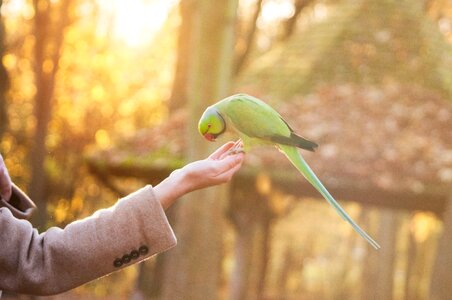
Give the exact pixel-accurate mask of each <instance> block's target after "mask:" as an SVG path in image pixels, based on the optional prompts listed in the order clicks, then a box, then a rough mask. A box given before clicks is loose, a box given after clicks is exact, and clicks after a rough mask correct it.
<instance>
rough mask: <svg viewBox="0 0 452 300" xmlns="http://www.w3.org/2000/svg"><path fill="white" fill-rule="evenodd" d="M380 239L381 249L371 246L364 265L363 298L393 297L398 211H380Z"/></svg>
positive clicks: (388, 299)
mask: <svg viewBox="0 0 452 300" xmlns="http://www.w3.org/2000/svg"><path fill="white" fill-rule="evenodd" d="M379 223H380V224H379V234H378V239H377V240H378V241H379V242H380V245H381V249H380V250H378V251H375V250H374V249H370V248H369V251H370V253H369V255H368V258H367V260H368V261H367V262H366V265H365V267H364V287H363V291H362V295H361V298H362V299H385V300H386V299H387V300H390V299H392V298H393V283H394V261H395V246H396V237H397V230H398V218H397V213H396V212H395V211H393V210H391V209H383V210H381V213H380V222H379Z"/></svg>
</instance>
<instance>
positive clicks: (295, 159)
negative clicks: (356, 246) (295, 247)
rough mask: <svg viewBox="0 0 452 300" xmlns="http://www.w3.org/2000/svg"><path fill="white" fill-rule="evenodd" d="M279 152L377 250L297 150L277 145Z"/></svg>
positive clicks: (374, 244) (378, 246)
mask: <svg viewBox="0 0 452 300" xmlns="http://www.w3.org/2000/svg"><path fill="white" fill-rule="evenodd" d="M278 146H279V148H280V149H281V151H282V152H283V153H284V154H285V155H286V156H287V158H288V159H289V160H290V162H291V163H292V164H293V165H294V166H295V167H296V168H297V169H298V171H300V173H301V174H302V175H303V176H304V177H305V178H306V179H307V180H308V181H309V183H311V184H312V185H313V186H314V187H315V188H316V189H317V191H319V192H320V194H322V196H323V197H324V198H325V199H326V201H328V203H329V204H330V205H331V206H332V207H333V208H334V209H335V210H336V212H337V213H338V214H339V215H340V216H341V217H342V218H343V219H344V220H345V221H347V222H348V223H350V224H351V225H352V227H353V229H355V231H356V232H358V233H359V234H360V235H361V236H362V237H363V238H364V239H365V240H366V241H368V242H369V244H371V245H372V246H373V247H374V248H375V249H379V248H380V245H378V243H377V242H375V241H374V240H373V239H372V238H371V237H370V236H369V235H368V234H367V233H366V232H365V231H364V230H362V229H361V227H359V226H358V224H356V223H355V222H354V221H353V219H352V218H351V217H350V216H349V215H348V214H347V213H346V212H345V210H344V209H343V208H342V207H341V206H340V205H339V203H337V201H336V200H335V199H334V198H333V196H331V194H330V193H329V192H328V190H327V189H326V188H325V187H324V186H323V184H322V183H321V182H320V180H319V179H318V178H317V176H316V175H315V174H314V172H313V171H312V169H311V168H310V167H309V165H308V164H307V163H306V161H305V160H304V159H303V157H302V156H301V154H300V153H298V150H297V149H296V148H295V147H291V146H286V145H278Z"/></svg>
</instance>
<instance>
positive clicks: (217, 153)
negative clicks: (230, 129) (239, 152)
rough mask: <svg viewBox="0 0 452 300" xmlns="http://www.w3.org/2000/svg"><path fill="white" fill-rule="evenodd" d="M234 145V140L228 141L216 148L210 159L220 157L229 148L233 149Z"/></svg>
mask: <svg viewBox="0 0 452 300" xmlns="http://www.w3.org/2000/svg"><path fill="white" fill-rule="evenodd" d="M233 146H234V142H232V141H231V142H227V143H226V144H224V145H223V146H221V147H220V148H218V149H217V150H215V152H214V153H212V154H211V155H210V156H209V158H210V159H219V158H220V157H221V156H222V155H223V154H224V153H226V152H227V151H228V150H229V149H231V148H232V147H233Z"/></svg>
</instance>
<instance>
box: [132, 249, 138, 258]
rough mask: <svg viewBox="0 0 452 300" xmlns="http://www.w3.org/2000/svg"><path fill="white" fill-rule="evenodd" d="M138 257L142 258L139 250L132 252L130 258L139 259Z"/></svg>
mask: <svg viewBox="0 0 452 300" xmlns="http://www.w3.org/2000/svg"><path fill="white" fill-rule="evenodd" d="M138 256H140V252H138V251H137V250H133V251H132V252H130V257H131V258H132V259H137V258H138Z"/></svg>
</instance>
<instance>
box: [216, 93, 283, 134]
mask: <svg viewBox="0 0 452 300" xmlns="http://www.w3.org/2000/svg"><path fill="white" fill-rule="evenodd" d="M215 106H216V108H217V109H218V111H219V112H220V114H222V115H223V116H225V117H226V118H227V119H229V121H230V123H232V125H233V126H234V129H235V130H237V131H239V132H240V133H242V134H245V135H247V136H249V137H251V138H260V139H264V140H269V139H271V137H273V136H282V137H287V138H289V137H290V133H291V129H290V128H289V127H288V126H287V124H286V123H285V122H284V120H283V119H282V118H281V116H280V115H279V114H278V112H276V111H275V110H274V109H273V108H272V107H271V106H269V105H268V104H266V103H265V102H263V101H260V100H259V99H256V98H254V97H252V96H248V95H234V96H231V97H228V98H226V99H224V100H222V101H220V102H218V103H217V104H216V105H215Z"/></svg>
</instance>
